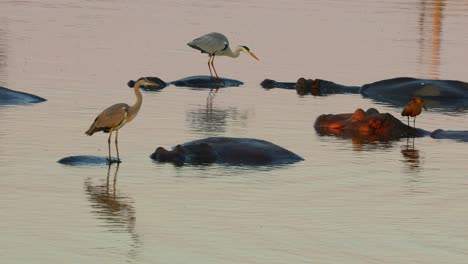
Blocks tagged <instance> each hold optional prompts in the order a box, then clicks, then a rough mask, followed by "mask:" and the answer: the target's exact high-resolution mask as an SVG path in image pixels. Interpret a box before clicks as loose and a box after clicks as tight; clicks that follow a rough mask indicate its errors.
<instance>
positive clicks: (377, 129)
mask: <svg viewBox="0 0 468 264" xmlns="http://www.w3.org/2000/svg"><path fill="white" fill-rule="evenodd" d="M314 126H315V128H316V130H317V131H318V132H319V133H320V134H332V135H336V136H343V137H351V138H353V139H354V138H356V139H358V138H359V139H366V140H367V141H382V140H384V141H388V140H393V139H397V138H401V137H405V136H418V134H419V131H418V130H416V129H414V128H411V127H409V126H407V125H405V124H404V123H402V122H401V121H400V120H399V119H397V118H395V117H394V116H392V115H391V114H389V113H379V112H378V111H377V110H376V109H374V108H370V109H368V110H367V111H366V112H364V110H362V109H360V108H359V109H357V110H356V111H354V113H352V114H351V113H347V114H337V115H333V114H329V115H321V116H319V117H318V118H317V120H316V121H315V125H314Z"/></svg>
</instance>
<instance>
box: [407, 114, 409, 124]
mask: <svg viewBox="0 0 468 264" xmlns="http://www.w3.org/2000/svg"><path fill="white" fill-rule="evenodd" d="M407 117H408V126H409V116H407Z"/></svg>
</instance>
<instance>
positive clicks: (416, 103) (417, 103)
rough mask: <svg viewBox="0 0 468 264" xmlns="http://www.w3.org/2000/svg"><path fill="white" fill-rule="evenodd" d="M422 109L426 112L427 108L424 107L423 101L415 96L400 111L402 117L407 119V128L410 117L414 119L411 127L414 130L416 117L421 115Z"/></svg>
mask: <svg viewBox="0 0 468 264" xmlns="http://www.w3.org/2000/svg"><path fill="white" fill-rule="evenodd" d="M423 107H424V109H425V110H426V111H427V108H426V106H425V105H424V100H423V99H422V98H421V97H418V96H415V97H413V98H412V99H411V101H410V102H409V103H408V104H407V105H406V106H405V108H404V109H403V111H401V115H402V116H407V117H408V126H409V118H410V116H411V117H414V120H413V127H415V128H416V116H418V115H419V114H421V110H422V108H423Z"/></svg>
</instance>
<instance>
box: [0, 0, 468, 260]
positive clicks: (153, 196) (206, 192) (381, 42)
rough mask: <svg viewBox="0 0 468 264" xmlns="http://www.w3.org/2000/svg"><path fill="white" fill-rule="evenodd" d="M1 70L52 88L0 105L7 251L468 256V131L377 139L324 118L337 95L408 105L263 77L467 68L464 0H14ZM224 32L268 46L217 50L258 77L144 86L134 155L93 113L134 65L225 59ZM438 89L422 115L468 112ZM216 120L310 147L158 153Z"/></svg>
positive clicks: (458, 118) (162, 70)
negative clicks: (74, 162) (220, 85)
mask: <svg viewBox="0 0 468 264" xmlns="http://www.w3.org/2000/svg"><path fill="white" fill-rule="evenodd" d="M0 10H2V16H1V17H0V22H1V23H0V24H1V26H0V85H2V86H5V87H9V88H12V89H17V90H21V91H24V92H29V93H33V94H37V95H39V96H42V97H44V98H47V99H48V101H47V102H45V103H41V104H34V105H27V106H0V119H1V121H2V124H1V126H0V145H1V148H0V175H1V182H2V184H0V201H1V202H0V212H1V213H0V216H1V219H2V221H0V231H1V233H2V238H1V239H0V260H1V262H5V263H108V262H109V263H110V262H112V263H269V264H271V263H466V262H467V260H468V250H467V248H468V242H467V241H468V240H467V239H466V238H467V237H468V226H467V224H466V221H465V219H467V217H468V211H467V210H466V208H467V204H468V200H467V198H466V197H468V196H467V194H468V193H467V189H466V187H467V184H468V180H467V173H466V171H467V168H468V167H467V165H466V153H467V150H468V145H467V144H466V143H458V142H454V141H449V140H435V139H431V138H429V137H426V138H417V139H415V140H414V142H413V141H412V140H411V139H410V141H408V142H407V140H406V139H402V140H401V141H393V142H381V143H372V144H360V143H359V142H353V141H351V140H343V139H339V138H335V137H322V136H319V135H317V134H316V132H315V131H314V129H313V123H314V121H315V118H316V117H317V116H318V115H320V114H324V113H343V112H352V111H354V109H356V108H357V107H361V108H364V109H366V108H368V107H375V108H377V109H379V110H380V111H381V112H389V113H391V114H393V115H395V116H397V117H398V116H399V113H400V111H401V109H397V108H393V107H391V106H388V105H383V104H379V103H376V102H375V101H372V100H369V99H365V98H362V97H361V96H360V95H333V96H327V97H313V96H304V97H299V96H297V95H296V94H295V92H294V91H285V90H278V89H274V90H270V91H266V90H263V89H262V88H261V87H260V85H259V83H260V82H261V81H262V80H263V79H264V78H271V79H276V80H280V81H296V80H297V79H298V78H299V77H306V78H320V79H326V80H331V81H334V82H337V83H341V84H349V85H362V84H364V83H369V82H374V81H377V80H382V79H386V78H393V77H400V76H409V77H418V78H435V79H456V80H462V81H468V79H467V75H466V62H467V61H468V53H467V52H466V50H467V49H468V29H467V27H466V25H467V24H468V5H467V4H466V2H464V1H409V2H404V1H403V2H402V1H391V0H388V1H365V0H358V1H303V0H292V1H256V2H249V3H246V2H242V1H240V2H239V1H224V0H213V1H82V2H80V3H76V1H55V0H46V1H8V0H7V1H2V2H0ZM212 31H219V32H223V33H225V34H226V35H227V36H228V37H229V39H230V41H231V43H232V45H237V44H238V43H239V44H243V45H247V46H249V47H250V49H251V50H252V51H253V52H255V54H256V55H258V57H259V58H260V61H259V62H258V61H255V60H253V59H251V58H249V57H248V56H243V55H241V56H240V57H239V58H237V59H230V58H218V59H216V61H215V63H216V65H217V70H218V73H219V74H220V75H222V76H225V77H228V78H234V79H239V80H241V81H243V82H244V83H245V84H244V85H243V86H241V87H238V88H232V89H222V90H220V91H219V92H218V93H217V94H216V95H215V96H214V97H212V98H210V97H209V91H197V90H191V89H185V88H175V87H169V88H166V89H164V90H162V91H161V92H143V93H144V94H143V96H144V101H143V107H142V109H141V111H140V113H139V115H138V116H137V118H136V119H135V120H134V121H133V122H132V123H130V124H128V125H127V126H126V127H124V128H123V129H122V130H121V133H120V137H119V141H120V150H121V156H122V158H123V163H122V164H121V165H120V166H118V167H117V166H116V165H113V166H112V167H110V168H108V167H107V166H90V167H69V166H64V165H61V164H58V163H56V161H57V160H59V159H61V158H63V157H65V156H70V155H102V156H105V155H106V154H107V142H106V140H107V136H106V135H104V134H95V135H94V136H92V137H87V136H85V135H84V132H85V131H86V129H87V128H88V127H89V125H90V124H91V122H92V121H93V120H94V118H95V116H96V115H97V114H98V113H99V112H100V111H102V110H103V109H104V108H106V107H107V106H109V105H111V104H113V103H117V102H127V103H133V101H134V95H133V92H132V90H130V89H128V88H127V87H126V82H127V81H128V80H130V79H137V78H138V77H141V76H157V77H160V78H162V79H163V80H165V81H173V80H176V79H179V78H183V77H186V76H191V75H206V74H208V73H209V72H208V69H207V65H206V63H207V60H208V58H207V56H205V55H202V54H200V53H199V52H197V51H195V50H192V49H191V48H189V47H188V46H187V45H186V43H187V42H188V41H190V40H192V39H193V38H195V37H198V36H200V35H202V34H205V33H208V32H212ZM467 121H468V118H467V117H466V113H464V112H450V113H444V112H440V111H433V110H431V109H429V111H428V112H424V113H423V114H422V115H421V116H420V117H418V119H417V126H419V127H422V128H424V129H426V130H434V129H437V128H445V129H453V130H457V129H458V130H467V129H468V128H467V125H466V124H467V123H468V122H467ZM207 136H233V137H252V138H259V139H264V140H268V141H271V142H273V143H275V144H278V145H280V146H283V147H285V148H287V149H289V150H292V151H293V152H295V153H297V154H298V155H301V156H302V157H304V159H305V161H303V162H300V163H296V164H293V165H288V166H281V167H262V168H257V169H254V168H243V167H226V166H219V165H212V166H183V167H175V166H173V165H171V164H159V163H155V162H153V161H151V160H150V159H149V158H148V156H149V155H150V154H151V153H152V152H153V151H154V149H155V148H156V147H158V146H172V145H175V144H178V143H183V142H187V141H191V140H195V139H199V138H203V137H207Z"/></svg>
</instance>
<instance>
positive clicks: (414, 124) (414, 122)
mask: <svg viewBox="0 0 468 264" xmlns="http://www.w3.org/2000/svg"><path fill="white" fill-rule="evenodd" d="M413 127H414V128H416V117H414V119H413Z"/></svg>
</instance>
